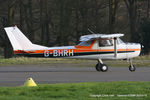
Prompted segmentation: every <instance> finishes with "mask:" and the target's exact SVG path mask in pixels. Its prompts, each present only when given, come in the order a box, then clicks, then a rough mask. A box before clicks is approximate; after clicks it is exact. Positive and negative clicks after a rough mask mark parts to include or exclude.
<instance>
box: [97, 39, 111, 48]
mask: <svg viewBox="0 0 150 100" xmlns="http://www.w3.org/2000/svg"><path fill="white" fill-rule="evenodd" d="M112 45H113V40H112V39H107V40H104V39H102V40H99V47H103V46H112Z"/></svg>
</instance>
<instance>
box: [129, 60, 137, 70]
mask: <svg viewBox="0 0 150 100" xmlns="http://www.w3.org/2000/svg"><path fill="white" fill-rule="evenodd" d="M129 62H130V66H129V70H130V71H131V72H133V71H135V70H136V67H135V66H134V65H133V64H132V60H131V59H129Z"/></svg>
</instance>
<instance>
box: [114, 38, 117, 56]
mask: <svg viewBox="0 0 150 100" xmlns="http://www.w3.org/2000/svg"><path fill="white" fill-rule="evenodd" d="M114 57H115V58H117V38H116V37H114Z"/></svg>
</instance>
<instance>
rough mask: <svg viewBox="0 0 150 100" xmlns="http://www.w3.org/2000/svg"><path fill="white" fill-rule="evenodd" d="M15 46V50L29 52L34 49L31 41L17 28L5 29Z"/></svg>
mask: <svg viewBox="0 0 150 100" xmlns="http://www.w3.org/2000/svg"><path fill="white" fill-rule="evenodd" d="M4 29H5V31H6V33H7V36H8V38H9V40H10V42H11V44H12V46H13V50H27V49H31V48H32V45H33V44H32V43H31V41H30V40H29V39H28V38H27V37H26V36H25V35H24V34H23V33H22V32H21V31H20V30H19V29H18V28H17V27H16V26H15V27H6V28H4Z"/></svg>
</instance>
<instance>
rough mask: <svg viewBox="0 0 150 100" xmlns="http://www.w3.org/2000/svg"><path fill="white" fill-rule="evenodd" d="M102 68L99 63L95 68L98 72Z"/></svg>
mask: <svg viewBox="0 0 150 100" xmlns="http://www.w3.org/2000/svg"><path fill="white" fill-rule="evenodd" d="M100 66H101V64H99V63H98V64H96V66H95V68H96V70H97V71H101V67H100Z"/></svg>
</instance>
